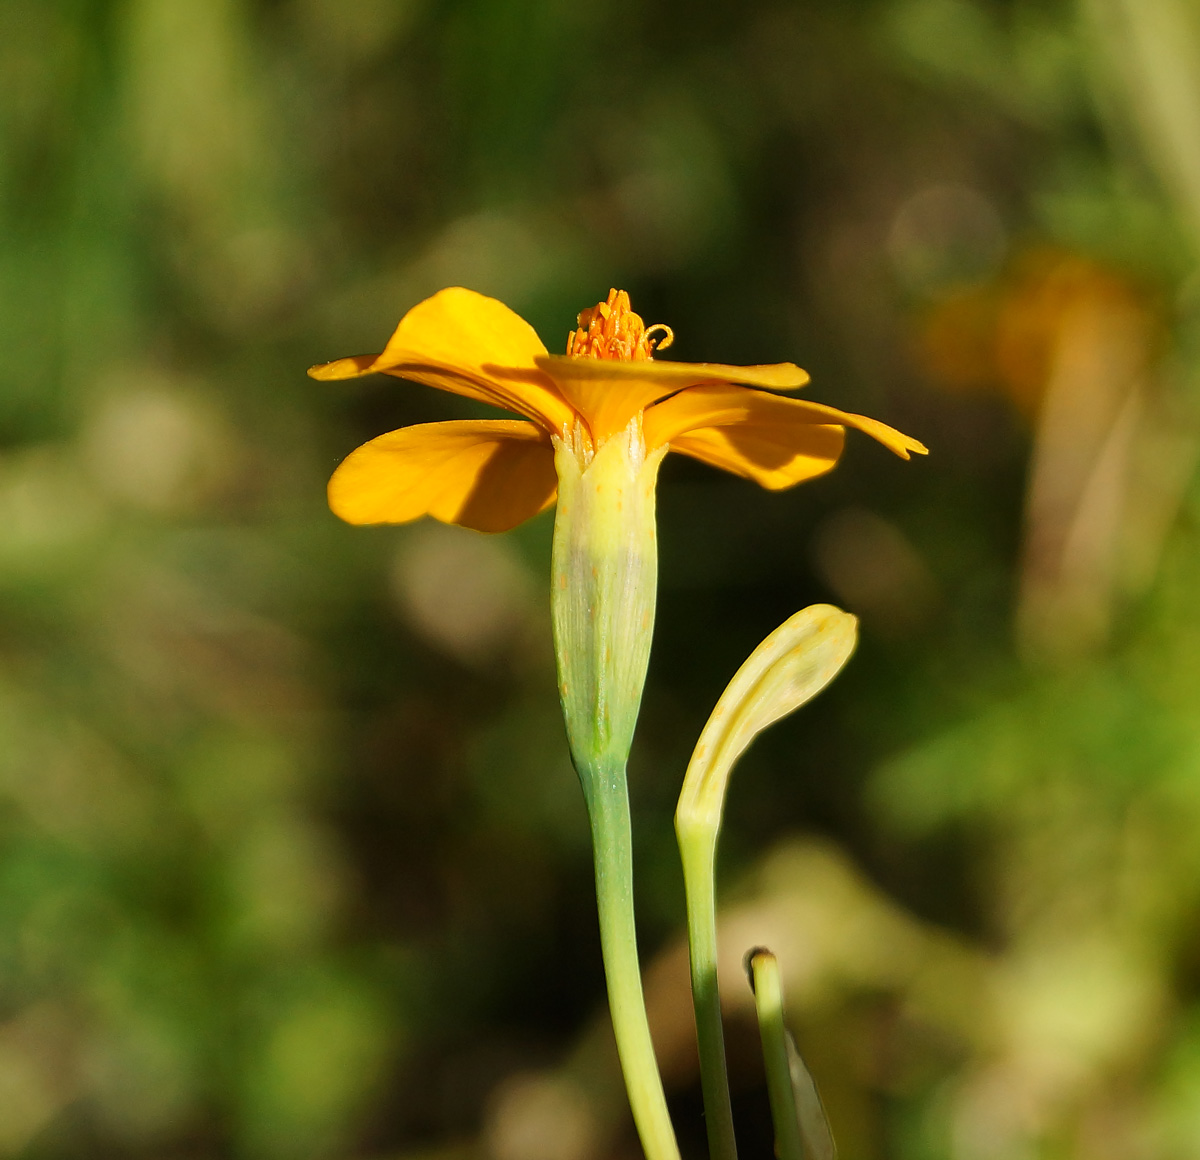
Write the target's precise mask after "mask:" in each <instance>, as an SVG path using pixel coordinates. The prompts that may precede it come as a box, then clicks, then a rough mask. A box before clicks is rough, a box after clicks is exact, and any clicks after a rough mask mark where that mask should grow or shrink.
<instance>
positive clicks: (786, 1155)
mask: <svg viewBox="0 0 1200 1160" xmlns="http://www.w3.org/2000/svg"><path fill="white" fill-rule="evenodd" d="M749 958H750V970H751V979H752V980H753V983H754V1007H755V1010H756V1011H757V1012H758V1033H759V1036H760V1037H761V1039H762V1049H763V1064H764V1066H765V1067H766V1072H767V1095H768V1097H769V1098H770V1101H771V1120H772V1122H773V1123H774V1125H775V1155H776V1156H777V1157H778V1158H779V1160H804V1142H803V1140H802V1138H801V1136H800V1119H799V1117H798V1116H797V1115H796V1097H795V1092H794V1090H793V1088H792V1073H791V1068H790V1066H789V1061H788V1042H787V1029H786V1028H785V1027H784V1025H783V985H782V984H781V983H780V981H779V961H778V960H777V959H776V958H775V956H774V955H773V954H771V952H770V951H768V950H764V949H762V948H761V947H760V948H759V949H758V950H756V951H752V952H751V954H750V956H749Z"/></svg>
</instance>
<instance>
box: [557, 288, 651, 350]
mask: <svg viewBox="0 0 1200 1160" xmlns="http://www.w3.org/2000/svg"><path fill="white" fill-rule="evenodd" d="M658 332H661V336H659V333H658ZM674 339H675V335H674V333H673V332H672V330H671V328H670V327H669V326H666V325H664V324H663V323H661V322H658V323H655V324H654V325H653V326H646V324H645V323H644V322H642V316H641V315H640V314H634V312H633V310H632V309H631V308H630V305H629V295H628V294H626V293H625V291H624V290H610V291H609V292H608V298H607V299H606V300H605V301H603V302H598V303H596V305H595V306H592V307H590V308H589V309H587V310H585V311H583V312H582V313H581V314H580V315H579V327H578V329H576V330H574V331H572V332H571V333H570V334H569V335H568V336H567V354H568V355H571V356H573V357H575V358H598V359H611V360H615V361H620V362H638V361H643V360H645V359H648V358H652V357H653V356H654V352H655V350H665V349H666V348H667V347H668V346H670V345H671V343H672V342H673V341H674Z"/></svg>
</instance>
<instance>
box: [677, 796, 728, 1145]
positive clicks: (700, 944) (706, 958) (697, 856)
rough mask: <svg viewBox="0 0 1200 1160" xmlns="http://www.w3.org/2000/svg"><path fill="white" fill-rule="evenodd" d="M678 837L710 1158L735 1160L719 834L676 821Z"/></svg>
mask: <svg viewBox="0 0 1200 1160" xmlns="http://www.w3.org/2000/svg"><path fill="white" fill-rule="evenodd" d="M676 833H677V834H678V837H679V852H680V855H681V856H682V859H683V887H684V892H685V894H686V896H687V923H688V959H689V961H690V963H691V968H692V1003H693V1005H694V1007H695V1010H696V1041H697V1043H698V1045H699V1048H700V1086H701V1089H702V1091H703V1092H704V1118H705V1122H706V1125H707V1127H708V1150H709V1156H710V1160H736V1158H737V1141H736V1139H735V1137H734V1134H733V1107H732V1105H731V1103H730V1099H729V1074H728V1070H727V1067H726V1064H725V1035H724V1031H723V1029H722V1025H721V995H720V992H719V991H718V989H717V908H716V900H715V897H714V886H713V882H714V878H715V862H716V853H717V830H716V827H714V826H703V825H702V826H689V825H687V824H686V823H684V822H681V821H680V820H679V819H678V818H677V819H676Z"/></svg>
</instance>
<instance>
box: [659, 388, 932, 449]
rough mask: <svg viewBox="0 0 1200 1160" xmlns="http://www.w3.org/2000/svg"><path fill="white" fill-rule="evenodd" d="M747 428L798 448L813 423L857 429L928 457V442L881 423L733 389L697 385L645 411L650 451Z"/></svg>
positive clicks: (816, 405)
mask: <svg viewBox="0 0 1200 1160" xmlns="http://www.w3.org/2000/svg"><path fill="white" fill-rule="evenodd" d="M743 424H744V425H747V426H750V427H754V428H765V427H777V428H778V429H779V438H780V440H781V441H784V440H786V439H788V438H792V437H794V438H795V439H797V440H798V441H800V442H799V443H798V446H803V440H804V439H805V438H806V436H805V434H804V428H806V427H809V426H812V425H830V424H835V425H837V426H842V427H856V428H857V429H858V430H859V431H864V432H866V434H868V435H870V436H871V437H872V438H874V439H877V440H878V441H879V442H880V443H882V444H883V445H884V446H885V447H886V448H888V450H890V451H894V452H895V453H896V454H897V455H899V456H900V457H901V458H902V459H907V458H908V457H909V454H910V452H916V453H917V454H918V455H926V454H928V452H927V449H926V448H925V446H924V444H922V443H918V442H917V440H915V439H911V438H910V437H909V436H907V435H904V434H902V433H901V432H899V431H897V430H896V429H895V428H893V427H889V426H888V425H887V424H886V423H880V422H879V421H878V420H877V419H868V418H867V417H866V416H865V415H855V414H852V413H850V412H849V411H839V410H838V409H837V408H836V407H827V406H825V405H824V404H823V403H810V402H808V401H807V400H805V399H786V398H782V397H780V396H779V395H772V394H768V393H767V392H765V391H754V390H749V389H747V388H745V387H735V386H701V387H693V388H692V389H690V390H687V391H681V392H680V393H679V394H677V395H673V396H672V397H671V398H669V399H664V400H663V401H662V402H661V403H658V404H656V405H655V406H653V407H650V408H649V409H648V410H647V411H646V415H645V419H644V423H643V430H644V432H645V436H646V446H647V447H648V448H649V447H661V446H662V444H664V443H670V444H671V446H672V447H674V448H676V450H682V447H681V446H680V444H679V442H678V440H679V436H681V435H684V434H685V433H687V432H689V431H700V430H703V429H705V428H709V427H735V426H739V425H743ZM788 432H791V433H792V434H791V435H789V434H788Z"/></svg>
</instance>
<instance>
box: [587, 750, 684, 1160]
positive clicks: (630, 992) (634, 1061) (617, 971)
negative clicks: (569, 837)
mask: <svg viewBox="0 0 1200 1160" xmlns="http://www.w3.org/2000/svg"><path fill="white" fill-rule="evenodd" d="M580 779H581V780H582V781H583V785H584V794H585V796H586V798H587V805H588V817H589V819H590V821H591V826H592V846H593V852H594V856H595V862H596V901H597V904H598V907H599V912H600V946H601V950H602V952H603V955H604V973H605V976H606V977H607V980H608V1002H609V1008H610V1009H611V1011H612V1022H613V1032H614V1034H615V1036H616V1040H617V1054H618V1055H619V1056H620V1058H621V1070H622V1071H623V1072H624V1074H625V1087H626V1090H627V1091H628V1093H629V1104H630V1107H631V1108H632V1109H633V1121H634V1123H635V1124H636V1125H637V1130H638V1135H639V1137H640V1138H641V1141H642V1148H643V1149H644V1150H645V1153H646V1156H647V1160H678V1157H679V1145H678V1144H677V1143H676V1141H675V1130H674V1128H673V1127H672V1126H671V1119H670V1116H669V1115H668V1113H667V1100H666V1096H665V1094H664V1092H663V1086H662V1079H661V1078H660V1076H659V1071H658V1061H657V1059H656V1058H655V1055H654V1044H653V1042H652V1040H651V1038H650V1024H649V1021H648V1019H647V1018H646V1003H645V999H644V997H643V995H642V975H641V968H640V966H639V964H638V952H637V934H636V930H635V927H634V914H633V857H632V849H631V834H630V824H629V791H628V788H627V784H626V780H625V766H624V763H623V762H617V761H613V762H611V763H601V764H599V765H598V766H596V767H594V768H589V769H587V770H586V771H584V770H581V772H580Z"/></svg>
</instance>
